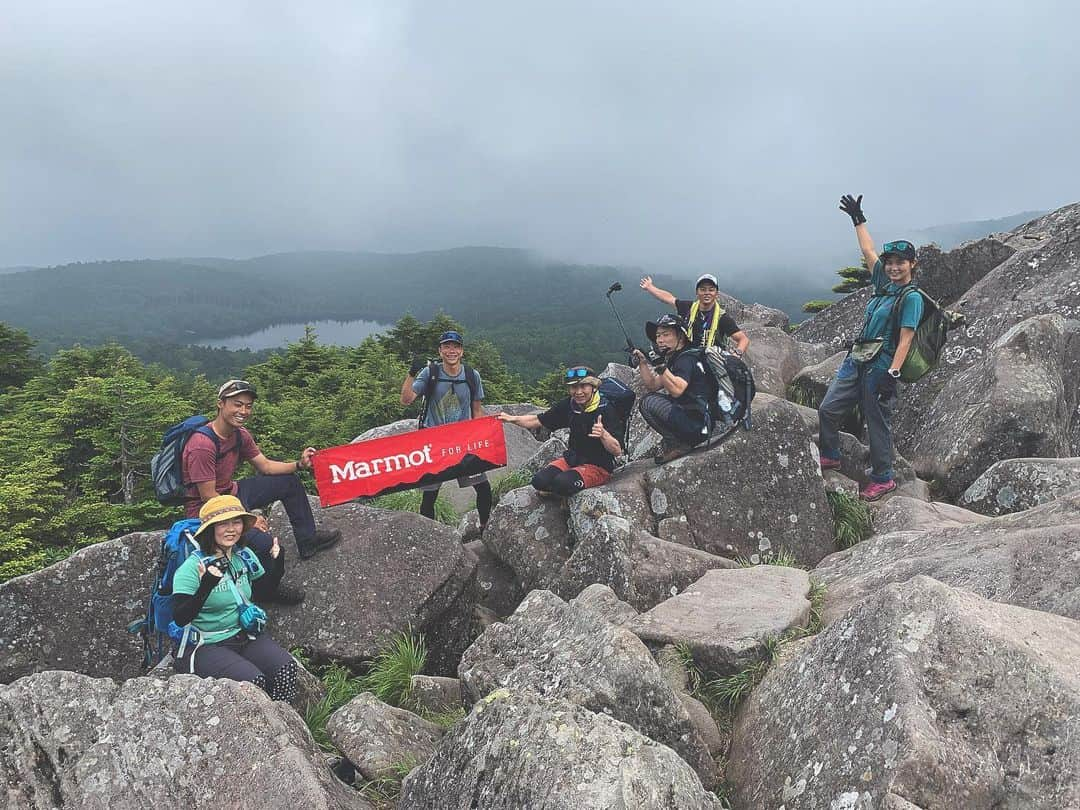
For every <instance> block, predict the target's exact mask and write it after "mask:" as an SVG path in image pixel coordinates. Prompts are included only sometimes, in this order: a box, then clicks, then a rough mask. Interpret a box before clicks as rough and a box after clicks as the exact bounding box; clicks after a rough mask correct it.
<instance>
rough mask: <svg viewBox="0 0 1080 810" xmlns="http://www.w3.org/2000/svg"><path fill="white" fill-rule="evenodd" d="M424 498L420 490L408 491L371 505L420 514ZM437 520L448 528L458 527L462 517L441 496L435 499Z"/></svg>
mask: <svg viewBox="0 0 1080 810" xmlns="http://www.w3.org/2000/svg"><path fill="white" fill-rule="evenodd" d="M423 497H424V493H423V492H422V491H421V490H419V489H406V490H403V491H402V492H391V493H389V494H387V495H380V496H379V497H378V498H374V499H372V501H371V505H372V506H374V507H376V508H378V509H392V510H394V511H395V512H419V511H420V501H421V500H422V499H423ZM435 520H437V521H438V522H439V523H445V524H446V525H447V526H455V527H456V526H457V525H458V523H459V522H460V521H461V515H459V514H458V513H457V511H456V510H455V509H454V507H453V506H451V505H450V503H449V502H448V501H446V500H445V499H444V498H442V496H440V497H438V498H436V499H435Z"/></svg>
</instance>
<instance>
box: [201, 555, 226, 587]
mask: <svg viewBox="0 0 1080 810" xmlns="http://www.w3.org/2000/svg"><path fill="white" fill-rule="evenodd" d="M203 565H205V566H206V573H205V574H203V580H205V579H206V578H207V577H213V580H211V581H217V580H219V579H221V578H222V577H223V576H225V569H226V568H227V567H228V561H227V560H225V559H223V558H222V557H215V558H214V559H212V560H207V561H206V562H205V563H203Z"/></svg>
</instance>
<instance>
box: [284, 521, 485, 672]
mask: <svg viewBox="0 0 1080 810" xmlns="http://www.w3.org/2000/svg"><path fill="white" fill-rule="evenodd" d="M316 520H317V521H318V523H319V525H321V526H324V527H330V528H338V529H341V532H342V535H343V539H342V540H341V542H340V543H338V544H337V545H336V546H334V548H332V549H330V550H329V551H324V552H322V553H321V554H318V555H316V556H315V557H312V558H311V559H309V560H295V561H291V562H290V563H289V566H288V567H287V569H286V575H285V581H286V582H289V583H291V584H295V585H299V586H302V587H303V588H304V589H305V590H306V591H307V598H306V599H305V600H304V602H302V603H301V604H299V605H288V606H286V605H269V606H267V610H268V612H269V614H270V628H271V631H272V632H273V634H274V637H275V638H276V639H277V640H278V641H279V642H280V643H281V644H282V645H283V646H285V647H287V648H293V647H303V648H305V649H306V650H307V651H308V653H309V654H310V655H311V657H312V658H313V659H315V660H317V661H327V660H333V661H340V662H343V663H346V664H349V665H351V666H359V665H361V664H363V663H365V662H367V661H370V660H371V659H372V658H373V657H374V656H375V654H376V653H377V652H378V651H379V650H380V649H381V648H382V647H383V646H384V645H385V644H386V642H387V641H388V640H389V638H390V637H392V636H393V635H395V634H396V633H399V632H401V631H403V630H406V629H407V628H410V627H411V628H412V629H413V630H415V631H418V632H420V633H423V635H424V638H425V640H426V641H427V645H428V653H429V655H428V667H429V669H431V670H432V671H433V672H434V673H440V672H447V673H451V672H453V670H454V668H455V667H456V666H457V661H458V658H459V657H460V655H461V652H462V651H463V650H464V649H465V648H466V647H467V646H468V645H469V643H470V642H471V641H472V638H473V636H474V635H475V634H474V630H473V621H472V613H473V607H474V606H475V605H476V603H477V602H478V600H479V598H480V597H479V594H478V593H477V589H476V582H475V571H476V557H475V556H474V555H473V554H471V553H470V552H469V551H468V550H466V549H465V547H464V546H462V544H461V540H460V537H459V535H458V533H457V532H456V531H454V530H453V529H452V528H450V527H448V526H444V525H442V524H441V523H436V522H435V521H433V520H428V519H427V518H424V517H421V516H420V515H418V514H416V513H414V512H394V511H388V510H384V509H373V508H371V507H367V506H361V505H359V504H356V503H349V504H343V505H341V506H335V507H331V508H329V509H322V510H318V511H317V513H316ZM271 529H272V530H273V531H274V533H275V534H278V535H279V536H281V537H282V543H283V544H284V545H285V546H286V548H288V547H289V546H288V544H287V543H286V539H285V538H286V537H287V536H288V535H291V529H289V527H288V520H287V519H286V518H285V516H284V512H283V510H282V509H281V507H280V505H279V506H278V507H275V509H274V510H273V511H272V513H271Z"/></svg>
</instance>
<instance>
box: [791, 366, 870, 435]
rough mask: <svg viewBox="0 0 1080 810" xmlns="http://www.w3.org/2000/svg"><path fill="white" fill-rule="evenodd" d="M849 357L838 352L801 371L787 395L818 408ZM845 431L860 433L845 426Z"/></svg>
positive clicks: (810, 406)
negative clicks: (842, 364) (845, 359)
mask: <svg viewBox="0 0 1080 810" xmlns="http://www.w3.org/2000/svg"><path fill="white" fill-rule="evenodd" d="M845 357H847V352H836V353H835V354H831V355H829V356H828V357H826V358H825V359H824V360H822V361H821V362H820V363H813V364H811V365H808V366H804V367H803V368H801V369H799V371H798V372H797V373H796V374H795V376H794V377H792V379H791V383H790V385H789V387H788V390H787V392H786V395H788V396H790V398H791V399H792V401H794V402H798V403H799V404H800V405H805V406H806V407H809V408H817V407H818V406H819V405H821V401H822V400H823V399H825V392H826V391H828V390H829V386H830V385H831V384H832V381H833V380H834V379H836V373H837V372H838V371H839V370H840V365H841V363H843V362H844V358H845ZM844 429H845V430H847V431H848V432H849V433H858V432H859V431H858V430H857V429H856V430H852V429H851V428H850V427H849V426H847V425H845V426H844Z"/></svg>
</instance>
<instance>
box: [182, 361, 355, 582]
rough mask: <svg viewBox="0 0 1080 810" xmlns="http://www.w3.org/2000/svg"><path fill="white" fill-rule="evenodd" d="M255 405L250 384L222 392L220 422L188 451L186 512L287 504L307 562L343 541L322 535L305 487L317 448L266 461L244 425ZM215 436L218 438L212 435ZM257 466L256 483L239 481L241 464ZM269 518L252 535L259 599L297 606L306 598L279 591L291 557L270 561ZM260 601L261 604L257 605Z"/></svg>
mask: <svg viewBox="0 0 1080 810" xmlns="http://www.w3.org/2000/svg"><path fill="white" fill-rule="evenodd" d="M254 403H255V387H254V386H253V385H252V384H251V383H249V382H247V381H245V380H229V381H228V382H227V383H225V384H224V385H222V386H221V388H219V389H218V400H217V416H216V417H215V418H214V420H213V421H212V422H210V424H208V425H207V426H206V428H208V429H209V431H207V430H206V428H204V429H203V430H202V431H197V432H195V433H193V434H192V435H191V437H190V438H189V439H188V441H187V444H185V445H184V454H183V475H184V482H185V484H186V485H187V500H186V502H185V509H186V511H187V516H188V517H198V516H199V509H200V507H202V505H203V504H204V503H206V502H207V501H208V500H210V499H211V498H213V497H214V496H215V495H235V496H236V497H237V498H239V499H240V502H241V503H243V505H244V508H245V509H258V508H261V507H264V506H269V505H270V504H272V503H273V502H274V501H281V503H282V505H283V506H284V507H285V512H286V514H287V515H288V516H289V523H291V524H292V528H293V535H294V536H295V537H296V547H297V549H298V550H299V552H300V557H301V558H302V559H308V558H309V557H312V556H314V555H315V554H317V553H318V552H319V551H322V550H323V549H325V548H329V547H330V546H332V545H334V544H335V543H337V542H338V541H339V540H340V539H341V531H340V530H338V529H329V530H328V529H316V528H315V516H314V515H313V514H312V512H311V504H310V503H308V498H307V493H306V492H305V491H304V485H303V484H302V483H301V482H300V478H299V477H298V476H297V474H296V473H297V472H298V471H300V470H309V469H311V457H312V456H313V455H314V454H315V448H314V447H305V448H304V451H303V452H302V453H301V454H300V458H299V459H297V460H296V461H273V460H272V459H269V458H267V457H266V456H265V455H263V453H262V451H261V450H260V449H259V446H258V445H257V444H256V443H255V440H254V439H253V438H252V437H251V434H250V433H249V432H248V430H247V428H245V427H244V423H245V422H246V421H247V420H248V418H249V417H250V416H251V409H252V406H253V405H254ZM211 432H212V434H213V435H212V436H211V435H210V433H211ZM244 461H248V462H251V466H252V467H254V468H255V472H256V473H257V474H256V475H254V476H253V477H251V478H241V479H240V480H239V481H235V480H233V476H234V475H235V473H236V469H237V467H239V466H240V464H241V462H244ZM268 528H269V527H268V526H267V524H266V520H265V518H260V519H259V522H257V523H256V524H255V528H253V529H251V530H250V531H249V532H248V534H247V538H246V539H247V541H248V544H249V545H250V546H251V548H253V549H254V550H255V553H256V554H257V555H258V557H259V561H260V562H262V564H263V568H264V569H265V570H266V576H263V577H261V578H260V579H259V580H257V582H258V583H263V581H264V580H265V581H266V582H265V584H260V585H259V588H258V590H259V591H260V593H259V594H258V595H257V596H259V597H261V600H262V601H278V602H288V603H294V602H299V601H300V600H302V599H303V593H302V592H299V591H297V590H294V589H292V588H286V587H284V586H279V584H278V583H279V582H280V581H281V577H282V576H283V575H284V573H285V555H284V553H281V554H278V556H277V557H276V558H274V557H272V556H271V555H270V549H271V548H272V547H273V545H274V538H273V537H271V536H270V534H269V533H268V531H267V529H268ZM257 601H258V600H257Z"/></svg>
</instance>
